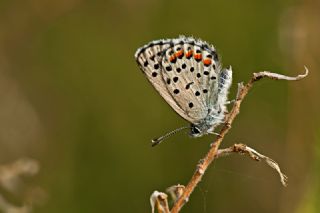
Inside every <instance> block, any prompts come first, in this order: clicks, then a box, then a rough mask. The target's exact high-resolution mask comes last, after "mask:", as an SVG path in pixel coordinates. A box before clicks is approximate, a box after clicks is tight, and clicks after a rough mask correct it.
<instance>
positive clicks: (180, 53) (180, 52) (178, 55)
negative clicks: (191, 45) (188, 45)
mask: <svg viewBox="0 0 320 213" xmlns="http://www.w3.org/2000/svg"><path fill="white" fill-rule="evenodd" d="M175 56H176V57H177V58H180V57H181V56H183V50H180V51H178V52H176V53H175Z"/></svg>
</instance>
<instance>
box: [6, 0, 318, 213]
mask: <svg viewBox="0 0 320 213" xmlns="http://www.w3.org/2000/svg"><path fill="white" fill-rule="evenodd" d="M181 34H183V35H193V36H195V37H199V38H202V39H203V40H206V41H208V42H209V43H212V44H213V45H215V47H216V48H217V49H218V51H219V53H220V56H221V58H222V63H223V64H224V65H225V66H227V65H232V67H233V71H234V83H235V84H234V85H233V86H232V88H231V93H230V98H231V99H232V98H233V97H235V93H236V89H237V88H236V83H237V82H241V81H247V80H248V79H249V78H250V77H251V75H252V73H253V72H257V71H262V70H269V71H273V72H278V73H282V74H286V75H291V76H295V75H297V74H300V73H303V72H304V67H303V66H304V65H306V66H307V67H308V68H309V70H310V75H309V76H308V77H307V79H304V80H302V81H299V82H286V81H271V80H262V81H260V82H258V83H257V84H256V85H255V86H254V88H253V89H252V90H251V92H250V93H249V95H248V96H247V98H246V99H245V101H244V102H243V105H242V108H241V113H240V115H239V116H238V117H237V119H236V120H235V122H234V124H233V127H232V130H231V131H230V133H229V134H228V135H227V137H226V138H225V140H224V142H223V144H222V147H226V146H230V145H232V144H234V143H240V142H241V143H245V144H247V145H249V146H251V147H253V148H255V149H256V150H258V151H260V152H261V153H263V154H266V155H268V156H269V157H271V158H273V159H275V160H276V161H277V162H278V163H279V164H280V166H281V168H282V170H283V172H284V173H285V174H287V175H288V177H289V186H288V187H286V188H284V187H283V186H282V185H281V183H280V181H279V177H278V175H277V174H276V173H275V171H273V170H272V169H270V168H269V167H267V166H266V165H265V164H263V163H256V162H254V161H252V160H250V159H248V158H247V157H244V156H236V155H235V156H230V157H227V158H223V159H219V160H218V161H216V162H215V163H214V165H212V166H211V167H210V169H209V170H208V172H207V173H206V175H205V176H204V179H203V181H202V182H201V184H200V185H199V187H198V188H197V189H196V190H195V191H194V193H193V194H192V196H191V198H190V201H189V203H188V204H187V205H186V206H185V207H184V208H183V210H182V212H185V213H187V212H190V213H191V212H205V213H206V212H281V213H282V212H284V213H289V212H290V213H291V212H297V213H304V212H306V213H309V212H310V213H314V212H320V202H318V201H319V199H320V185H319V184H320V182H319V180H320V142H319V141H320V116H319V108H320V100H319V92H320V86H319V85H320V78H319V75H320V74H319V70H320V62H319V58H320V40H319V35H320V2H319V1H316V0H300V1H298V0H283V1H277V0H269V1H254V0H246V1H240V0H234V1H222V0H207V1H183V0H178V1H169V0H163V1H160V0H148V1H147V0H136V1H133V0H118V1H115V0H113V1H112V0H109V1H85V0H56V1H43V0H29V1H19V0H1V1H0V163H1V165H7V164H10V163H11V162H14V161H16V160H17V159H21V158H31V159H34V160H36V161H37V162H38V164H39V166H40V170H39V172H38V174H37V175H35V176H32V177H25V178H23V179H22V181H23V185H25V188H27V189H28V188H30V187H31V188H34V187H37V189H38V192H37V193H35V194H36V195H34V194H33V195H32V196H33V198H32V199H33V201H32V203H33V204H32V205H33V210H32V212H46V213H56V212H68V213H70V212H150V211H151V208H150V204H149V197H150V195H151V193H152V192H153V191H154V190H159V191H164V190H165V189H166V188H167V187H169V186H171V185H174V184H177V183H180V184H186V183H187V182H188V180H189V178H190V177H191V175H192V174H193V172H194V169H195V166H196V164H197V162H198V161H199V160H200V158H202V157H203V156H204V154H205V153H206V151H207V150H208V148H209V144H210V142H211V141H212V140H213V138H212V136H207V137H203V138H200V139H192V138H189V137H188V135H187V134H186V133H179V134H177V135H175V136H174V137H172V138H170V139H168V140H167V141H166V142H165V143H163V144H161V145H160V146H157V147H155V148H151V146H150V139H151V138H153V137H156V136H159V135H161V134H163V133H165V132H167V131H169V130H172V129H175V128H177V127H180V126H183V125H185V124H186V122H185V121H184V120H183V119H182V118H180V117H179V116H178V115H177V114H176V113H175V112H174V111H173V110H172V109H171V108H170V107H169V106H168V105H167V104H166V103H165V102H164V101H163V100H162V98H161V97H160V96H159V95H158V94H157V93H156V92H155V90H154V89H153V88H152V87H151V85H150V84H149V83H148V82H147V80H146V79H145V77H144V76H143V75H142V74H141V71H140V70H139V68H138V66H137V65H136V62H135V60H134V56H133V55H134V53H135V51H136V49H137V48H138V47H140V46H142V45H143V44H145V43H147V42H149V41H150V40H155V39H160V38H173V37H177V36H179V35H181ZM20 185H21V183H20ZM40 189H41V190H40ZM24 191H25V190H17V191H15V192H14V193H12V192H8V191H7V190H6V188H5V187H4V186H1V187H0V194H1V196H0V198H1V199H2V201H3V199H5V200H6V202H8V203H13V205H15V206H21V205H23V204H24V203H25V202H26V200H29V201H30V199H29V198H28V196H31V195H30V193H29V194H28V193H25V192H24ZM39 191H40V192H39ZM2 201H1V202H2ZM1 202H0V204H1ZM2 204H3V202H2ZM1 209H5V208H4V207H1ZM3 211H4V212H5V210H3Z"/></svg>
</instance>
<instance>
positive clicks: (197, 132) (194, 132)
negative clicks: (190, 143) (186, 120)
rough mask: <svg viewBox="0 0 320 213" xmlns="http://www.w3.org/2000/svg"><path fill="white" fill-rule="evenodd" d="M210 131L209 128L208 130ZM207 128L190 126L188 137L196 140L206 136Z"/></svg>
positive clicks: (205, 126)
mask: <svg viewBox="0 0 320 213" xmlns="http://www.w3.org/2000/svg"><path fill="white" fill-rule="evenodd" d="M210 129H211V128H210ZM208 131H209V127H208V126H207V125H203V124H191V126H190V136H191V137H194V138H197V137H201V136H203V135H206V134H208Z"/></svg>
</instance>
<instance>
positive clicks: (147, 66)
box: [135, 39, 192, 122]
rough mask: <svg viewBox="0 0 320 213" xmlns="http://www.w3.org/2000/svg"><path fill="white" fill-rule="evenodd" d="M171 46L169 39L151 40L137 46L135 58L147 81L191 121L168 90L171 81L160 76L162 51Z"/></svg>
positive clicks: (182, 115) (181, 114) (179, 112)
mask: <svg viewBox="0 0 320 213" xmlns="http://www.w3.org/2000/svg"><path fill="white" fill-rule="evenodd" d="M171 46H173V42H172V40H171V39H165V40H157V41H152V42H150V43H149V44H147V45H145V46H143V47H141V48H139V49H138V50H137V52H136V53H135V58H136V61H137V63H138V64H139V66H140V69H141V70H142V72H143V73H144V74H145V75H146V77H147V79H148V80H149V82H150V83H151V84H152V85H153V86H154V88H155V89H156V90H157V91H158V92H159V93H160V95H161V96H162V97H163V98H164V99H165V100H166V102H167V103H168V104H169V105H170V106H171V107H172V108H173V109H174V110H175V111H176V112H177V113H178V114H179V115H180V116H181V117H183V118H184V119H186V120H188V121H189V122H192V120H191V119H190V117H189V116H187V115H186V114H185V113H184V111H183V109H181V108H180V106H179V105H178V104H177V103H176V101H175V99H174V98H173V97H172V95H171V94H170V92H169V91H168V88H167V85H168V84H170V83H171V82H168V81H165V80H164V79H163V77H162V72H163V67H162V64H161V61H162V57H163V54H164V51H165V50H166V49H168V48H169V47H171Z"/></svg>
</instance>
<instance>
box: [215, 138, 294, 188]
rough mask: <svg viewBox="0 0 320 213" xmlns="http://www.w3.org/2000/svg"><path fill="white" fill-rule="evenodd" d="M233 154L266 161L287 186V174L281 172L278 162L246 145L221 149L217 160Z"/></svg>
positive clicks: (235, 145)
mask: <svg viewBox="0 0 320 213" xmlns="http://www.w3.org/2000/svg"><path fill="white" fill-rule="evenodd" d="M232 153H239V154H246V155H249V157H250V158H252V159H253V160H255V161H261V160H264V161H265V162H266V163H267V164H268V165H269V166H270V167H271V168H273V169H275V170H276V171H277V172H278V174H279V176H280V181H281V183H282V185H283V186H287V180H288V178H287V176H286V175H285V174H283V173H282V172H281V169H280V166H279V165H278V163H277V162H275V161H274V160H272V159H271V158H269V157H267V156H264V155H263V154H260V153H259V152H257V151H256V150H254V149H252V148H250V147H248V146H247V145H245V144H241V143H240V144H234V145H233V146H231V147H228V148H225V149H219V150H218V152H217V154H216V156H215V159H217V158H219V157H224V156H227V155H230V154H232Z"/></svg>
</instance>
